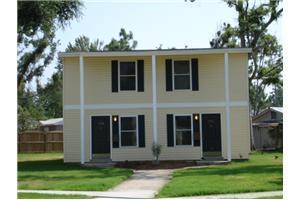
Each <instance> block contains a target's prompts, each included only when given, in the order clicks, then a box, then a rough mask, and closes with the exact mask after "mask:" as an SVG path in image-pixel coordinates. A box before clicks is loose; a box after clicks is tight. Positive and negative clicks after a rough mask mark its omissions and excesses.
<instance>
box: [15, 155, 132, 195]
mask: <svg viewBox="0 0 300 200" xmlns="http://www.w3.org/2000/svg"><path fill="white" fill-rule="evenodd" d="M18 160H19V162H18V189H27V190H73V191H76V190H80V191H105V190H108V189H110V188H112V187H114V186H116V185H118V184H119V183H121V182H122V181H124V180H126V179H127V178H128V177H130V176H131V175H132V174H133V172H132V170H129V169H120V168H102V169H100V168H87V167H82V166H80V165H79V164H66V163H63V159H62V154H58V153H54V154H52V153H41V154H37V153H36V154H21V155H18Z"/></svg>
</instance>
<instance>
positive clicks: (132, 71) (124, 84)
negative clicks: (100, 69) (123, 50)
mask: <svg viewBox="0 0 300 200" xmlns="http://www.w3.org/2000/svg"><path fill="white" fill-rule="evenodd" d="M119 66H120V70H119V72H120V73H119V79H120V81H119V83H120V87H119V88H120V91H128V90H136V88H137V86H136V85H137V75H136V74H137V69H136V62H134V61H133V62H119Z"/></svg>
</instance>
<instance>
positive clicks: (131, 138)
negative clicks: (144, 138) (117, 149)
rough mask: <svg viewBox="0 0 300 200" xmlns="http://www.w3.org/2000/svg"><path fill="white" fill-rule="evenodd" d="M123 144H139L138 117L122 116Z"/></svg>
mask: <svg viewBox="0 0 300 200" xmlns="http://www.w3.org/2000/svg"><path fill="white" fill-rule="evenodd" d="M120 131H121V146H136V145H137V120H136V117H121V129H120Z"/></svg>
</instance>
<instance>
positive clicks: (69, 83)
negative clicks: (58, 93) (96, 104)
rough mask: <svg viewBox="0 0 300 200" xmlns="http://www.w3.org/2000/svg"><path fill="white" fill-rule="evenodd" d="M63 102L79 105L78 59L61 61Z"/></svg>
mask: <svg viewBox="0 0 300 200" xmlns="http://www.w3.org/2000/svg"><path fill="white" fill-rule="evenodd" d="M63 65H64V69H63V71H64V72H63V73H64V74H63V102H64V105H67V104H79V103H80V91H79V84H80V80H79V58H78V57H77V58H76V57H72V58H64V59H63Z"/></svg>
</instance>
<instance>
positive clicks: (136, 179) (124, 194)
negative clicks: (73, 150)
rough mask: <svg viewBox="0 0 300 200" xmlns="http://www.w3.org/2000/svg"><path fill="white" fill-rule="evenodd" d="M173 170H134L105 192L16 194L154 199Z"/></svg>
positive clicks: (45, 191) (49, 191) (46, 191)
mask: <svg viewBox="0 0 300 200" xmlns="http://www.w3.org/2000/svg"><path fill="white" fill-rule="evenodd" d="M172 171H173V170H170V169H164V170H136V171H134V174H133V175H132V176H131V177H130V178H129V179H128V180H126V181H124V182H122V183H121V184H120V185H117V186H116V187H114V188H112V189H110V190H108V191H106V192H97V191H53V190H18V192H27V193H43V194H79V195H87V196H93V197H98V198H101V199H103V198H104V199H105V198H130V199H136V198H137V199H144V198H146V199H148V198H154V197H155V195H156V194H157V192H158V191H159V189H160V188H162V187H163V186H164V185H165V184H166V183H167V182H168V181H169V179H170V175H171V173H172Z"/></svg>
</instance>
